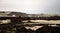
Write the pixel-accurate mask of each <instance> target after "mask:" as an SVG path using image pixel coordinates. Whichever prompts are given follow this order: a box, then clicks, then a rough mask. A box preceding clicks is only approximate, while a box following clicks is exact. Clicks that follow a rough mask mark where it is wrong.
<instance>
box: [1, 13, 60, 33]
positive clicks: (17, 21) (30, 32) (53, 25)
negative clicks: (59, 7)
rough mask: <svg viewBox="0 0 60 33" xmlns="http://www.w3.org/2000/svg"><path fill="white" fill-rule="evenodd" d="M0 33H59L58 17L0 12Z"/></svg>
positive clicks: (59, 17)
mask: <svg viewBox="0 0 60 33" xmlns="http://www.w3.org/2000/svg"><path fill="white" fill-rule="evenodd" d="M0 33H60V15H57V14H26V13H22V12H0Z"/></svg>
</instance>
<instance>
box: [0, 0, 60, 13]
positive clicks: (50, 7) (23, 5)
mask: <svg viewBox="0 0 60 33" xmlns="http://www.w3.org/2000/svg"><path fill="white" fill-rule="evenodd" d="M0 11H15V12H24V13H27V14H41V13H43V14H60V0H0Z"/></svg>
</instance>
